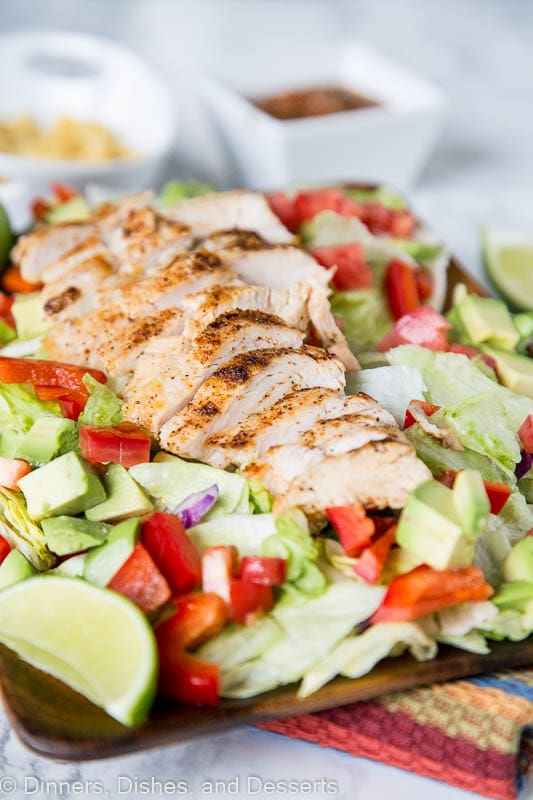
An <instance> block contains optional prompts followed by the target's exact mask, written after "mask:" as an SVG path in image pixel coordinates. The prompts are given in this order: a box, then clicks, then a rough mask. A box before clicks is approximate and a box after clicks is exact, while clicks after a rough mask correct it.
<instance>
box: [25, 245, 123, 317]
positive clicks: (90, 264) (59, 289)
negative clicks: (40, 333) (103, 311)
mask: <svg viewBox="0 0 533 800" xmlns="http://www.w3.org/2000/svg"><path fill="white" fill-rule="evenodd" d="M114 270H115V265H114V263H113V262H112V261H110V260H109V258H106V256H104V255H96V256H93V257H92V258H88V259H87V260H85V261H81V262H80V263H79V264H78V265H77V266H75V267H74V268H73V269H71V270H70V271H69V272H67V274H65V275H63V277H61V278H58V279H57V280H56V281H53V282H51V283H48V284H46V285H45V287H44V289H43V290H42V292H41V303H42V307H43V311H44V314H45V317H46V318H47V319H49V320H50V322H51V323H54V322H60V321H61V320H65V319H71V318H72V319H76V318H78V317H81V316H82V315H83V314H88V313H89V311H92V310H93V309H94V308H95V304H96V302H97V294H96V291H95V290H96V288H97V287H98V286H103V285H104V284H105V283H107V282H109V281H110V280H111V279H112V278H113V276H114Z"/></svg>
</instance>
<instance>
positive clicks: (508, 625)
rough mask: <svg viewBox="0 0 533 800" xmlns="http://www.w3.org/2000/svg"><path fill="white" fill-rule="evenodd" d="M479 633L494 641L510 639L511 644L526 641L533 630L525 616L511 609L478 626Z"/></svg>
mask: <svg viewBox="0 0 533 800" xmlns="http://www.w3.org/2000/svg"><path fill="white" fill-rule="evenodd" d="M480 630H481V632H482V633H483V634H484V635H485V636H486V637H487V638H488V639H494V640H495V641H498V642H500V641H502V640H503V639H510V640H511V641H512V642H521V641H522V640H523V639H527V637H528V636H529V635H530V633H531V632H532V630H533V626H532V625H531V621H530V620H529V619H528V617H527V615H525V614H523V613H522V612H520V611H514V610H513V609H510V608H508V609H506V610H505V611H500V612H499V614H497V616H495V617H494V619H491V620H490V621H489V622H487V623H486V624H485V625H482V626H480Z"/></svg>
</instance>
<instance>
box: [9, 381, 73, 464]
mask: <svg viewBox="0 0 533 800" xmlns="http://www.w3.org/2000/svg"><path fill="white" fill-rule="evenodd" d="M44 416H57V417H59V416H61V410H60V408H59V405H58V403H56V402H55V401H47V402H41V401H40V400H37V398H36V397H35V394H34V392H33V390H32V389H30V388H29V387H27V386H25V385H22V384H16V383H0V456H3V457H4V458H15V457H16V456H17V452H18V448H19V446H20V444H21V442H22V441H23V440H24V438H25V437H26V434H27V433H29V431H30V429H31V428H32V427H33V424H34V423H35V422H36V420H38V419H40V418H41V417H44Z"/></svg>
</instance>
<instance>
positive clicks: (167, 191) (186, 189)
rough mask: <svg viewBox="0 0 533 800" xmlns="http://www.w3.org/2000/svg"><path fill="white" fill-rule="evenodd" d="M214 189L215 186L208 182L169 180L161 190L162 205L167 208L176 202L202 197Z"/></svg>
mask: <svg viewBox="0 0 533 800" xmlns="http://www.w3.org/2000/svg"><path fill="white" fill-rule="evenodd" d="M214 191H215V190H214V188H213V187H212V186H210V185H209V184H208V183H200V182H199V181H168V182H167V183H165V185H164V186H163V189H162V190H161V197H160V202H161V207H162V208H167V207H168V206H172V205H174V204H175V203H180V202H181V201H182V200H189V199H190V198H192V197H201V196H202V195H204V194H211V192H214Z"/></svg>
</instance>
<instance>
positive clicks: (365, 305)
mask: <svg viewBox="0 0 533 800" xmlns="http://www.w3.org/2000/svg"><path fill="white" fill-rule="evenodd" d="M330 304H331V311H332V314H333V315H334V316H336V317H340V318H341V319H342V322H343V331H344V333H345V335H346V338H347V340H348V344H349V345H350V349H351V350H352V351H353V352H354V353H356V354H357V353H360V352H362V351H364V350H370V349H371V348H373V347H374V346H375V345H376V344H377V343H378V342H379V341H380V339H382V338H383V337H384V336H385V334H386V333H387V331H389V330H390V328H391V327H392V322H393V320H392V317H391V315H390V312H389V309H388V306H387V303H386V300H385V295H384V294H383V292H381V291H380V290H379V289H377V288H371V289H358V290H356V291H350V292H335V293H334V294H333V296H332V297H331V299H330Z"/></svg>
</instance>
